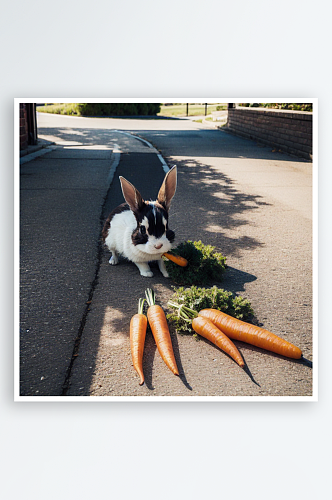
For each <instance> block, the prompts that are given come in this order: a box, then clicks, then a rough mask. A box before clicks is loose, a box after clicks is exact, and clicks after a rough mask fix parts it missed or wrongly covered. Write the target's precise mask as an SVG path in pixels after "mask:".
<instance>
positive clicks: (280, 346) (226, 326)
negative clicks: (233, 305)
mask: <svg viewBox="0 0 332 500" xmlns="http://www.w3.org/2000/svg"><path fill="white" fill-rule="evenodd" d="M198 314H199V316H201V317H204V318H207V319H209V320H210V321H212V323H213V324H214V325H215V326H217V327H218V328H219V329H220V330H221V331H222V332H224V333H225V335H227V337H229V338H231V339H234V340H240V341H241V342H246V343H247V344H251V345H254V346H256V347H260V348H262V349H266V350H267V351H271V352H275V353H276V354H281V355H282V356H286V357H288V358H293V359H300V358H301V356H302V351H301V349H299V348H298V347H296V346H295V345H293V344H291V343H290V342H287V340H284V339H282V338H280V337H278V336H277V335H275V334H274V333H271V332H269V331H268V330H265V329H264V328H260V327H259V326H255V325H251V324H250V323H246V322H244V321H241V320H239V319H236V318H233V317H232V316H229V315H228V314H225V313H223V312H221V311H218V310H217V309H202V310H201V311H200V312H199V313H198Z"/></svg>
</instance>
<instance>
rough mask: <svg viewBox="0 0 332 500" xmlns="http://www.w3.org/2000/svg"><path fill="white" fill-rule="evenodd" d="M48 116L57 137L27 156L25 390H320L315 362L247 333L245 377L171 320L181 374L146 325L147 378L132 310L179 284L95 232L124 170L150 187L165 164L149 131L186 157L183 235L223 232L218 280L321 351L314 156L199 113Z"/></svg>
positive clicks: (205, 237) (261, 316) (164, 147)
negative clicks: (119, 254)
mask: <svg viewBox="0 0 332 500" xmlns="http://www.w3.org/2000/svg"><path fill="white" fill-rule="evenodd" d="M38 127H39V136H40V137H42V138H44V139H47V140H51V141H54V142H55V143H56V146H55V149H54V150H53V151H51V152H49V153H47V154H45V155H43V156H41V157H39V158H37V159H35V160H33V161H30V162H28V163H25V164H23V165H22V168H21V186H20V187H21V337H20V338H21V357H20V362H21V376H20V379H21V382H20V391H21V392H20V393H21V395H23V396H61V395H62V396H67V397H68V396H113V397H114V396H115V397H123V396H143V397H146V398H149V397H159V396H163V397H164V399H165V400H167V397H168V396H172V397H177V396H181V397H188V398H194V397H200V396H208V397H213V396H279V397H280V396H310V395H311V394H312V372H313V370H312V368H311V367H310V366H308V365H304V364H302V363H300V362H297V361H291V360H289V359H286V358H283V357H281V356H278V355H274V354H271V353H267V352H265V351H262V350H260V349H258V348H254V347H251V346H248V345H246V344H242V343H240V342H237V346H238V348H239V350H240V352H241V354H242V355H243V357H244V359H245V361H246V363H247V365H248V367H249V369H250V372H251V375H252V376H251V377H249V376H248V374H247V373H245V372H244V371H243V370H241V369H240V368H239V367H238V366H237V365H236V364H235V363H234V361H232V360H231V359H230V358H228V357H227V356H225V355H224V354H223V353H222V352H221V351H220V350H219V349H217V348H215V347H213V346H212V345H210V344H209V343H208V342H206V341H204V340H201V341H199V342H197V341H196V340H194V338H192V337H190V336H182V335H177V334H176V333H175V332H174V331H173V330H172V332H171V333H172V340H173V347H174V352H175V356H176V360H177V363H178V366H179V369H180V377H176V376H174V375H172V373H171V372H170V371H169V370H168V369H167V367H166V366H165V364H164V363H163V361H162V359H161V358H160V356H159V353H158V351H157V350H156V346H155V344H154V341H153V338H152V336H151V334H149V333H148V335H147V340H146V347H145V354H144V371H145V377H146V383H145V385H144V386H142V387H141V386H139V384H138V377H137V375H136V372H135V371H134V369H133V367H132V363H131V354H130V346H129V321H130V318H131V316H132V315H133V314H135V312H136V310H137V302H138V298H139V297H142V296H143V295H144V290H145V289H146V288H147V287H153V288H154V290H155V291H156V294H157V300H158V302H159V304H160V305H162V306H163V307H164V308H165V309H167V301H168V299H169V298H170V296H171V295H172V285H173V284H172V283H171V282H170V280H167V279H166V278H164V277H163V276H162V275H161V274H160V273H159V271H158V269H157V268H156V269H155V275H154V277H153V278H144V277H142V276H140V275H139V273H138V270H137V268H136V266H134V265H133V264H130V263H127V262H121V263H120V264H119V265H118V266H115V267H114V266H110V265H109V264H108V259H109V253H108V251H107V249H105V248H103V247H102V246H101V245H100V243H99V235H100V230H101V227H102V223H103V221H104V219H105V218H106V217H107V215H108V213H109V212H110V210H112V209H113V208H114V207H115V206H117V205H118V204H120V203H122V202H123V199H122V194H121V191H120V183H119V180H118V176H119V175H123V176H124V177H126V178H127V179H128V180H130V181H131V182H132V183H133V184H134V185H135V186H136V187H137V188H138V189H139V190H140V191H141V193H142V195H143V197H146V198H148V199H150V198H152V199H153V198H155V196H156V194H157V192H158V189H159V186H160V184H161V182H162V179H163V177H164V171H163V168H162V164H161V162H160V159H159V158H158V156H157V154H156V151H155V150H153V149H151V148H149V147H148V145H147V144H145V143H144V142H142V141H140V140H138V138H137V137H135V136H136V135H137V136H140V137H141V138H144V139H146V140H148V141H149V142H150V143H151V144H153V145H154V146H155V147H156V148H157V149H158V150H159V151H160V152H161V153H162V155H163V157H164V158H165V159H166V162H167V164H168V165H169V166H171V165H173V164H176V165H177V166H178V189H177V192H176V195H175V197H174V200H173V203H172V207H171V211H170V226H171V228H172V229H174V230H175V232H176V242H177V243H180V242H181V241H186V240H187V239H190V240H199V239H200V240H202V241H203V243H206V244H212V245H214V246H216V248H217V250H218V251H220V252H222V253H223V254H224V255H225V256H226V257H227V264H228V266H229V267H228V271H227V274H226V277H225V280H224V281H223V283H222V287H223V288H226V289H228V290H231V291H232V292H234V293H238V294H240V295H242V296H244V297H246V298H248V299H249V300H250V302H251V304H252V307H253V309H254V311H255V313H256V316H257V318H258V320H259V321H260V322H261V323H262V324H263V326H264V327H265V328H267V329H269V330H271V331H273V332H274V333H276V334H278V335H280V336H283V337H284V338H286V339H287V340H289V341H291V342H293V343H294V344H296V345H298V346H299V347H300V348H301V349H302V351H303V354H304V356H305V358H307V359H308V360H312V198H311V196H312V164H311V163H310V162H306V161H303V160H301V159H297V158H294V157H291V156H288V155H286V154H284V153H279V152H272V150H271V148H268V147H261V146H259V145H258V144H256V143H255V142H253V141H248V140H245V139H241V138H237V137H234V136H232V135H229V134H227V133H225V132H221V131H219V130H214V129H211V128H209V127H206V126H204V124H198V123H194V122H192V121H190V120H154V119H151V120H125V119H92V118H91V119H86V118H75V117H60V116H53V115H41V114H40V115H39V116H38ZM123 132H127V133H128V134H125V133H123ZM112 151H113V155H112V154H111V153H112ZM114 151H119V153H117V154H116V155H114ZM115 156H116V157H117V159H118V160H119V164H118V166H117V168H116V171H115V174H114V178H113V180H112V182H111V184H110V185H109V179H110V176H109V174H110V171H112V159H114V158H115ZM113 166H114V164H113Z"/></svg>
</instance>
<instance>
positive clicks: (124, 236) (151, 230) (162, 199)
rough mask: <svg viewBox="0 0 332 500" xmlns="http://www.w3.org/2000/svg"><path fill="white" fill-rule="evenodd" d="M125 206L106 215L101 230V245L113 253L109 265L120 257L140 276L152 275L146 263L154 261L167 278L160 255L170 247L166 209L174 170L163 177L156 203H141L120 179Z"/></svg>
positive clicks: (131, 188) (131, 186) (171, 189)
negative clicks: (135, 268) (134, 268)
mask: <svg viewBox="0 0 332 500" xmlns="http://www.w3.org/2000/svg"><path fill="white" fill-rule="evenodd" d="M120 182H121V188H122V191H123V195H124V198H125V200H126V202H127V205H126V204H123V205H120V207H117V209H115V210H114V211H113V212H112V213H111V214H110V216H109V218H108V220H107V221H106V223H105V226H104V230H103V237H104V242H105V244H106V245H107V247H108V248H109V250H110V251H111V252H112V257H111V258H110V260H109V263H110V264H112V265H116V264H117V263H118V256H119V255H122V256H123V257H125V258H127V259H128V260H130V261H132V262H134V263H135V264H136V266H137V267H138V269H139V271H140V274H141V275H142V276H146V277H151V276H153V273H152V271H151V270H150V267H149V264H148V262H149V261H157V262H158V265H159V269H160V271H161V273H162V274H163V275H164V276H165V277H168V273H167V271H166V267H165V263H164V261H163V260H162V254H163V253H165V252H168V251H170V250H171V248H172V241H173V239H174V233H173V231H170V230H169V229H168V209H169V205H170V202H171V199H172V198H173V196H174V194H175V190H176V167H173V168H172V169H171V170H170V171H169V172H168V173H167V174H166V176H165V179H164V182H163V184H162V186H161V188H160V191H159V193H158V198H157V200H156V201H155V202H151V201H150V202H144V200H143V199H142V197H141V195H140V193H139V192H138V191H137V189H136V188H135V187H134V186H133V185H132V184H130V183H129V182H128V181H127V180H126V179H124V178H123V177H120Z"/></svg>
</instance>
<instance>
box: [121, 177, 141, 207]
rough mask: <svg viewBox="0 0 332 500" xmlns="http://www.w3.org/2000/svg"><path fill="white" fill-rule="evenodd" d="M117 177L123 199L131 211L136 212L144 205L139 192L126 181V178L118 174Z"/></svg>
mask: <svg viewBox="0 0 332 500" xmlns="http://www.w3.org/2000/svg"><path fill="white" fill-rule="evenodd" d="M119 179H120V183H121V189H122V193H123V196H124V199H125V200H126V202H127V203H128V205H129V207H130V209H131V210H132V211H133V212H138V211H139V210H140V209H141V208H142V207H143V205H144V200H143V198H142V196H141V194H140V193H139V191H137V189H136V188H135V186H133V185H132V184H131V183H130V182H129V181H127V179H125V178H124V177H122V176H120V177H119Z"/></svg>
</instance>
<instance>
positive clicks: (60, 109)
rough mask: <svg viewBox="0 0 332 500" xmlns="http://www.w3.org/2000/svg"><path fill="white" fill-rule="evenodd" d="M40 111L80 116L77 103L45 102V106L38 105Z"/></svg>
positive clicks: (37, 108)
mask: <svg viewBox="0 0 332 500" xmlns="http://www.w3.org/2000/svg"><path fill="white" fill-rule="evenodd" d="M36 110H37V111H38V112H39V113H52V114H55V115H72V116H75V115H76V116H79V114H80V113H79V111H78V107H77V104H76V103H59V104H45V105H44V106H38V104H37V106H36Z"/></svg>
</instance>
